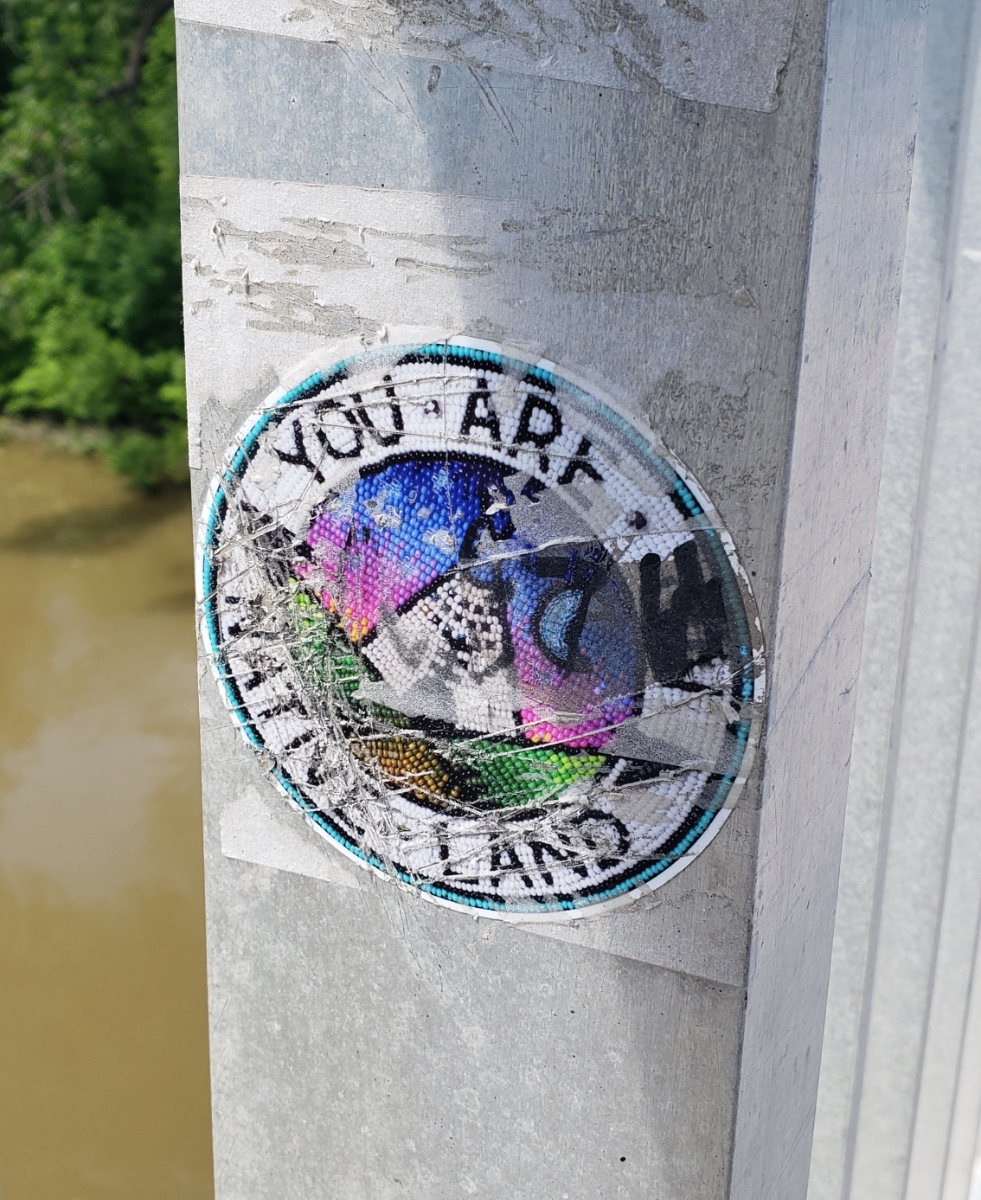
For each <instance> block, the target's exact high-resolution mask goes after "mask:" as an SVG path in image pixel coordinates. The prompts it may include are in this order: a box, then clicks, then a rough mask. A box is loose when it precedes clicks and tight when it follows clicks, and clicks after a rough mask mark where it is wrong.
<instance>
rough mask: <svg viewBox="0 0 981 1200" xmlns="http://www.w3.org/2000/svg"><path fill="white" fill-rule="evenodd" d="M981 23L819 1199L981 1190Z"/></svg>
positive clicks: (934, 108) (959, 140)
mask: <svg viewBox="0 0 981 1200" xmlns="http://www.w3.org/2000/svg"><path fill="white" fill-rule="evenodd" d="M978 17H979V13H978V6H977V5H976V4H975V3H974V2H973V0H936V2H935V3H933V4H931V8H930V14H929V22H928V27H927V36H926V41H925V48H924V68H923V87H922V94H921V99H920V110H919V127H918V132H917V143H916V159H915V163H914V169H913V186H912V192H911V197H910V218H909V233H908V238H907V252H906V261H905V266H904V272H903V292H902V301H901V305H900V316H899V334H898V339H897V350H896V362H895V370H894V376H893V383H892V396H891V401H890V409H889V418H888V424H887V436H886V443H885V456H884V465H883V474H882V486H881V491H880V496H879V510H878V518H877V524H876V535H875V550H874V557H873V575H872V582H871V587H870V593H869V621H868V633H867V635H866V639H865V648H864V652H863V660H862V669H861V675H860V680H859V688H858V710H857V716H856V728H855V739H854V747H853V752H852V768H851V779H850V783H849V793H848V804H847V811H846V819H845V838H844V847H843V854H842V862H841V883H840V887H839V896H838V906H837V915H836V923H835V938H834V953H833V956H832V972H831V987H830V994H829V1003H828V1014H827V1024H826V1034H825V1046H824V1055H823V1060H822V1067H821V1082H820V1091H819V1105H818V1117H817V1123H816V1131H815V1142H814V1152H813V1157H812V1162H811V1172H810V1175H811V1177H810V1186H809V1190H808V1196H809V1197H812V1198H813V1200H846V1198H847V1200H852V1198H854V1200H858V1198H859V1197H861V1200H941V1198H942V1200H967V1197H968V1193H969V1187H970V1180H971V1175H972V1170H973V1171H974V1172H975V1175H976V1179H975V1185H974V1187H975V1190H974V1191H971V1192H970V1195H971V1197H972V1198H975V1197H976V1196H977V1195H978V1189H979V1187H981V1178H978V1177H977V1168H976V1167H975V1163H974V1160H975V1158H976V1154H977V1146H976V1143H977V1138H978V1124H979V1116H981V1038H979V1035H981V989H979V987H978V976H977V963H978V953H979V952H978V928H979V916H981V875H979V871H978V858H979V853H981V842H979V838H981V797H979V794H978V786H977V775H978V769H979V765H978V764H979V760H978V754H979V740H978V739H979V726H978V715H977V686H978V684H977V670H978V667H977V629H978V613H979V604H981V602H979V593H978V588H979V578H981V576H979V569H981V537H979V532H978V522H977V519H976V517H975V515H974V506H975V504H976V503H977V499H976V495H977V491H978V487H979V483H978V464H979V462H981V442H979V438H978V420H977V409H978V403H977V391H978V380H979V377H981V353H979V347H978V335H977V330H978V315H979V304H981V292H979V287H981V281H979V275H978V272H979V270H981V268H979V266H978V262H979V260H981V225H979V221H978V213H979V211H981V107H979V104H981V98H979V93H978V80H977V65H978V34H979V26H978Z"/></svg>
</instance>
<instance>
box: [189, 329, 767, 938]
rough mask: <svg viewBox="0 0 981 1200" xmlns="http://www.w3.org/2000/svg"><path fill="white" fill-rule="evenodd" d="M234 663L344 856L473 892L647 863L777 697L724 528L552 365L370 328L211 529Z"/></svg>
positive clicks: (208, 577)
mask: <svg viewBox="0 0 981 1200" xmlns="http://www.w3.org/2000/svg"><path fill="white" fill-rule="evenodd" d="M201 549H202V555H201V571H202V575H201V578H202V587H203V621H204V631H205V639H206V644H207V645H208V646H209V647H210V650H211V653H212V654H213V657H214V664H215V668H216V672H217V676H218V679H219V681H220V685H221V688H222V690H223V693H224V695H225V697H226V698H227V701H228V704H229V706H230V708H231V711H232V713H233V715H234V717H235V719H236V721H237V722H238V723H239V724H240V726H241V728H242V730H243V732H244V733H245V735H246V736H247V738H248V740H249V741H250V742H251V743H252V745H253V746H254V747H255V749H256V750H257V751H258V752H259V753H260V755H261V756H262V758H263V761H264V762H265V763H266V764H267V766H268V767H269V770H270V771H271V773H272V776H273V778H274V779H275V780H276V782H277V783H278V784H279V786H280V787H281V788H282V790H283V791H284V792H285V793H286V795H287V797H288V798H289V799H290V801H291V802H292V803H293V805H295V807H296V808H297V809H299V810H300V811H301V812H302V813H305V814H306V815H307V817H308V818H309V820H310V821H311V822H312V823H313V824H314V825H315V827H316V828H317V829H318V830H320V832H321V833H323V834H324V836H325V837H326V838H327V839H328V840H329V841H331V842H333V843H334V845H335V846H337V847H339V848H340V849H341V850H342V851H343V852H344V853H346V854H347V855H349V856H351V857H352V858H354V859H356V860H357V861H358V862H360V863H362V864H363V865H366V866H368V867H371V868H373V869H375V870H376V871H378V872H380V873H382V874H384V875H388V876H391V877H394V878H396V879H399V880H401V881H402V882H403V883H405V884H408V885H411V886H412V887H415V888H418V889H419V890H420V891H422V892H423V893H425V894H426V895H428V896H430V897H432V898H434V899H437V900H440V901H442V902H444V903H449V904H452V905H457V906H464V907H467V908H470V909H481V910H485V911H487V912H490V913H497V914H513V915H515V916H520V917H521V918H522V919H527V918H528V916H534V915H546V914H562V913H565V914H577V913H581V912H582V910H591V911H598V910H600V909H602V908H604V907H610V906H612V905H615V904H618V903H623V902H624V901H626V900H628V899H629V898H630V894H631V893H632V892H634V891H635V890H636V889H638V888H642V887H652V886H657V885H658V884H659V883H661V882H663V881H664V880H665V879H667V878H669V877H670V876H671V875H672V874H674V873H676V872H677V871H678V870H680V869H681V867H682V866H684V865H685V864H686V863H687V862H690V861H691V860H692V858H693V857H694V856H695V855H696V854H698V853H699V851H700V850H701V849H702V848H703V847H704V846H705V845H707V843H708V842H709V841H710V840H711V838H712V837H713V836H714V834H715V833H716V832H717V831H718V829H719V828H720V826H721V824H722V823H723V821H724V820H725V817H726V815H727V813H728V811H729V809H730V808H731V806H732V804H733V803H734V802H735V800H736V796H737V794H738V792H739V789H740V787H741V784H742V782H743V779H744V777H745V774H746V771H747V770H748V767H749V760H750V757H751V754H752V748H753V746H754V745H755V742H756V737H757V731H758V725H759V714H760V701H761V699H762V682H763V673H762V659H761V652H760V637H759V631H758V622H757V620H756V617H755V614H754V611H753V607H752V601H751V598H750V595H749V590H748V586H747V582H746V579H745V575H744V573H743V572H742V571H741V569H740V568H739V566H738V564H737V562H736V559H735V554H734V551H733V547H732V542H731V540H730V538H729V536H728V535H727V534H726V532H725V531H724V530H723V529H722V528H721V525H720V523H719V520H718V517H717V515H716V514H715V512H714V510H713V509H712V507H711V505H710V504H709V502H708V501H707V499H706V498H705V497H704V496H703V495H702V493H701V491H700V490H699V488H698V487H697V485H696V484H695V483H694V481H693V480H691V478H690V477H689V476H688V475H687V474H686V473H685V471H684V470H683V468H682V467H681V466H680V464H678V463H677V462H676V461H675V460H674V459H673V458H672V457H671V456H670V455H669V454H668V452H667V451H666V450H665V449H664V448H663V447H662V446H660V445H659V444H657V443H656V442H655V441H654V440H653V439H652V437H651V436H650V435H649V434H646V433H645V432H643V431H642V430H640V429H639V428H638V427H637V424H636V422H632V421H630V420H628V419H626V418H625V417H623V416H622V415H620V414H619V413H618V412H617V411H616V410H615V408H614V407H613V405H612V404H611V403H610V402H607V401H604V400H601V399H600V398H599V397H598V396H597V395H596V394H595V391H592V392H590V391H587V390H586V389H585V388H583V387H582V386H580V385H578V384H577V383H575V382H574V381H573V380H572V379H571V378H569V377H568V376H565V375H563V374H562V373H560V371H559V370H558V369H557V368H556V367H555V366H554V365H553V364H550V363H544V362H539V363H537V364H532V363H527V362H522V361H519V360H518V359H517V358H515V357H511V356H510V355H508V354H507V353H505V352H504V351H502V350H501V349H500V348H486V346H480V345H477V344H474V343H462V342H461V343H457V342H449V343H445V342H434V343H431V344H427V345H417V346H400V347H394V348H393V347H387V346H386V347H381V348H379V349H376V350H371V351H366V352H363V353H360V354H357V355H355V356H354V357H351V358H349V359H346V360H344V361H342V362H336V363H332V364H330V365H327V366H325V367H324V368H323V369H320V370H316V371H314V372H312V373H311V374H310V375H309V377H308V378H306V379H305V380H304V381H303V382H302V383H300V384H299V385H298V386H295V387H291V388H289V389H288V390H284V389H282V388H280V389H278V390H277V391H276V392H274V393H273V395H271V396H270V397H269V398H268V400H267V401H266V402H265V403H264V404H263V406H262V407H261V409H260V410H259V411H258V412H257V413H256V414H255V416H254V417H253V418H252V419H250V421H249V422H248V423H247V425H246V427H245V428H244V430H243V431H242V434H241V436H240V439H239V440H238V441H237V442H236V443H235V445H234V446H233V447H232V448H231V449H230V451H229V454H228V457H227V460H226V465H225V467H224V468H223V470H222V471H221V473H220V475H219V477H218V478H217V479H216V481H215V484H214V487H213V489H212V494H211V497H210V499H209V502H208V507H207V512H206V517H205V521H204V523H203V535H202V547H201Z"/></svg>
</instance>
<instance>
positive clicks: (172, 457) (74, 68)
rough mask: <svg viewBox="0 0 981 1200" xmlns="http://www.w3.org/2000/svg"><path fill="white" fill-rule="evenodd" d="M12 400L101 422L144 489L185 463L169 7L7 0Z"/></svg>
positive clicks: (2, 313)
mask: <svg viewBox="0 0 981 1200" xmlns="http://www.w3.org/2000/svg"><path fill="white" fill-rule="evenodd" d="M5 18H6V20H5V27H4V38H3V45H2V50H0V408H2V409H3V411H5V412H6V413H8V414H18V415H24V416H45V417H47V418H49V419H50V420H53V421H57V422H62V423H67V424H96V425H99V426H101V427H102V428H103V429H104V430H105V437H104V443H103V444H104V454H105V457H106V458H107V460H108V461H109V463H110V464H111V465H112V466H113V467H115V468H116V469H117V470H119V471H121V472H122V473H123V474H125V475H126V476H127V477H128V478H129V479H130V480H131V481H132V482H133V483H134V484H136V485H137V486H139V487H150V486H153V485H156V484H158V483H161V482H164V481H167V480H177V479H180V478H182V477H183V476H184V475H185V473H186V433H185V428H186V427H185V415H184V414H185V399H184V359H183V353H182V336H181V321H180V241H179V218H178V193H177V103H176V70H175V54H174V21H173V14H172V12H171V11H170V3H165V4H161V3H159V2H158V3H157V4H156V5H155V6H148V5H147V4H146V3H145V2H142V3H141V0H68V2H67V3H66V2H65V0H8V2H7V4H6V11H5Z"/></svg>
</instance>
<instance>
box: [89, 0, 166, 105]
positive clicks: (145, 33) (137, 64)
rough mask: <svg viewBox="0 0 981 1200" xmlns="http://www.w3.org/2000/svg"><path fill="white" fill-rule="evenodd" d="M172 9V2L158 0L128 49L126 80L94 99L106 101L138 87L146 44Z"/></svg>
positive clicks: (133, 90)
mask: <svg viewBox="0 0 981 1200" xmlns="http://www.w3.org/2000/svg"><path fill="white" fill-rule="evenodd" d="M173 7H174V0H160V3H159V4H157V5H156V6H155V7H154V8H152V9H151V10H150V11H149V12H148V13H147V15H146V16H145V17H144V18H143V24H142V25H141V26H140V27H139V29H138V30H137V31H136V36H135V37H134V38H133V43H132V45H131V46H130V48H129V62H128V63H127V65H126V78H125V79H124V80H123V82H122V83H117V84H115V85H114V86H113V87H111V88H107V89H106V90H105V91H104V92H101V93H100V94H99V95H98V96H97V97H96V99H97V100H108V99H109V98H110V97H111V96H121V95H122V94H123V93H124V92H135V91H136V89H137V88H138V87H139V86H140V76H141V75H142V74H143V55H144V54H145V52H146V44H147V41H148V40H149V38H150V34H151V33H153V31H154V29H155V28H156V27H157V23H158V22H159V21H160V20H161V19H162V18H163V17H165V16H166V15H167V13H169V12H170V10H171V9H172V8H173Z"/></svg>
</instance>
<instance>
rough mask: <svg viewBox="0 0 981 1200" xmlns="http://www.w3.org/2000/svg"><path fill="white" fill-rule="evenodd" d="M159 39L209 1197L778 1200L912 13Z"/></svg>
mask: <svg viewBox="0 0 981 1200" xmlns="http://www.w3.org/2000/svg"><path fill="white" fill-rule="evenodd" d="M177 15H178V29H179V53H180V59H179V68H180V88H181V146H182V194H183V204H184V249H185V265H186V274H185V289H186V291H185V305H186V338H187V352H188V392H189V404H190V429H191V461H192V468H193V471H194V476H195V486H196V489H197V497H198V501H197V502H198V505H199V511H200V513H201V520H200V523H199V556H200V572H199V576H200V582H201V611H202V622H201V633H202V671H201V711H202V729H203V737H204V764H205V766H204V773H205V826H206V862H207V879H208V922H209V947H210V949H209V961H210V990H211V1005H212V1054H213V1063H214V1075H213V1089H214V1112H215V1146H216V1177H217V1192H218V1197H219V1200H233V1198H234V1200H238V1198H239V1197H241V1198H243V1200H244V1198H245V1197H248V1198H249V1200H257V1198H259V1197H267V1196H268V1197H269V1198H270V1200H272V1198H274V1197H275V1200H287V1198H288V1200H294V1198H295V1200H310V1198H312V1197H318V1198H319V1197H330V1198H331V1200H333V1198H335V1197H336V1198H338V1200H362V1198H363V1200H387V1198H389V1197H393V1198H394V1197H408V1198H411V1200H415V1198H417V1197H423V1196H426V1197H430V1196H442V1197H448V1198H449V1197H453V1198H455V1197H458V1196H474V1197H477V1198H478V1200H479V1198H483V1197H487V1198H490V1197H499V1196H502V1195H506V1196H509V1197H513V1198H514V1200H525V1198H527V1200H532V1198H534V1200H541V1198H542V1197H548V1198H549V1200H552V1198H554V1200H559V1198H560V1197H564V1198H566V1200H596V1198H601V1197H619V1196H626V1197H636V1198H638V1200H639V1198H640V1197H645V1198H646V1197H650V1196H654V1195H656V1196H658V1197H664V1198H665V1200H668V1198H670V1200H674V1198H675V1197H677V1198H678V1200H682V1198H684V1200H700V1198H703V1197H704V1198H705V1200H710V1198H711V1200H717V1198H718V1200H721V1197H724V1196H732V1197H733V1198H739V1200H759V1198H761V1197H769V1196H773V1197H777V1196H779V1197H781V1198H784V1197H786V1198H788V1200H796V1198H797V1197H803V1196H804V1194H805V1190H806V1186H807V1172H808V1162H809V1156H810V1143H811V1131H812V1124H813V1114H814V1107H815V1102H816V1096H817V1086H818V1068H819V1062H820V1056H821V1044H822V1037H823V1028H824V1019H825V997H826V992H827V985H828V975H829V962H830V955H831V944H832V932H833V923H834V908H835V890H836V880H837V874H838V864H839V856H840V852H841V838H842V822H843V819H844V813H845V797H846V790H847V783H848V759H849V753H850V747H851V733H852V723H853V709H854V684H855V680H856V677H857V673H858V667H859V660H860V653H861V642H862V631H863V615H864V607H865V596H866V591H867V584H868V578H869V563H870V555H871V541H872V529H873V523H874V517H875V500H876V490H877V485H878V473H879V461H880V453H881V444H882V435H883V430H884V426H885V416H886V409H887V404H888V396H889V380H890V374H891V368H892V354H893V346H894V338H895V330H896V320H897V305H898V297H899V285H900V276H901V269H902V256H903V244H904V237H905V227H906V201H907V196H908V188H909V171H910V163H911V157H912V146H913V136H914V133H915V128H916V101H917V96H918V91H919V59H920V52H921V41H922V34H923V20H924V18H923V13H922V11H921V5H920V4H919V3H916V2H914V0H893V2H892V3H890V4H888V5H886V4H884V3H882V0H834V2H833V3H832V4H831V5H830V7H829V8H827V9H826V7H825V5H823V4H821V3H813V4H812V3H809V2H808V0H803V2H802V3H801V4H800V5H798V4H797V3H795V2H794V0H738V2H735V0H726V2H723V0H713V2H712V3H709V0H704V3H702V4H700V5H695V4H694V3H688V0H666V2H665V3H663V4H661V3H654V2H653V0H645V2H644V3H639V4H636V5H635V4H626V3H608V2H607V3H596V4H592V3H589V4H583V3H576V4H573V3H561V2H560V0H555V2H554V3H552V2H550V3H548V4H543V5H541V6H537V5H525V4H519V3H512V2H511V0H507V2H506V3H503V4H501V5H499V6H498V5H493V6H489V5H484V6H480V5H478V4H476V3H470V0H464V2H463V3H460V4H454V5H443V4H437V3H433V4H430V5H427V4H422V3H420V4H404V3H394V2H392V3H382V2H381V0H369V2H367V3H365V4H364V5H362V6H355V5H351V4H344V3H340V2H334V0H309V3H308V4H307V5H305V6H300V7H293V0H290V3H289V4H287V3H285V0H267V2H265V3H263V4H261V5H260V4H258V3H256V2H255V0H183V2H182V3H179V4H178V6H177ZM764 685H765V686H766V689H767V691H766V692H765V690H764ZM764 718H765V723H764ZM761 729H763V730H765V732H764V735H763V736H764V738H765V741H764V742H763V748H764V750H765V753H756V755H755V760H754V758H753V750H754V749H755V747H756V745H757V743H758V742H759V740H760V731H761ZM243 734H244V735H245V736H243Z"/></svg>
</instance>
